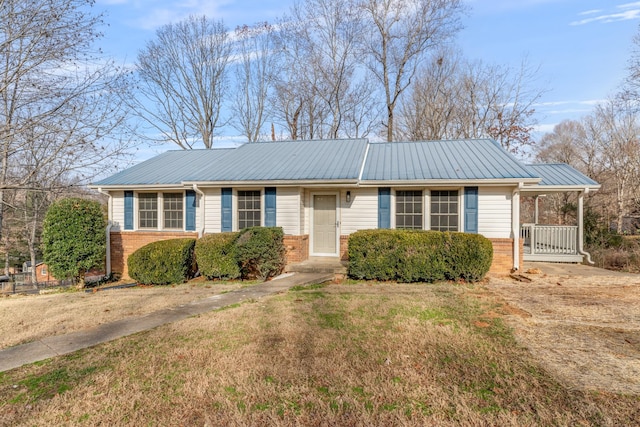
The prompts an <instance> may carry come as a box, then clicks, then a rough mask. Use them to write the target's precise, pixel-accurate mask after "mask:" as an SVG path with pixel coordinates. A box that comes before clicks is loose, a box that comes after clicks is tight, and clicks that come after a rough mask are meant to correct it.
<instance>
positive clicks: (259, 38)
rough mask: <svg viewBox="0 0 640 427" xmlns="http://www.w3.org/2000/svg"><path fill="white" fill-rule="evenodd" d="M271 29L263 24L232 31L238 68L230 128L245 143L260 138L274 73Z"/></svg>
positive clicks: (245, 26)
mask: <svg viewBox="0 0 640 427" xmlns="http://www.w3.org/2000/svg"><path fill="white" fill-rule="evenodd" d="M274 31H275V29H274V27H273V26H272V25H270V24H269V23H267V22H263V23H260V24H256V25H254V26H253V27H249V26H247V25H243V26H241V27H238V28H236V31H235V39H236V42H235V45H236V46H237V49H236V52H237V56H238V58H239V59H238V64H237V65H236V69H235V77H236V79H235V86H236V90H235V98H234V100H233V106H232V111H233V116H234V119H232V124H233V126H234V127H235V128H236V129H237V130H238V131H239V132H241V133H242V134H243V135H244V136H245V137H246V138H247V140H249V141H252V142H255V141H258V140H259V139H260V138H261V135H262V128H263V126H264V124H265V120H266V113H267V100H268V98H269V94H270V92H271V88H272V86H273V85H272V76H273V74H274V73H275V71H276V70H275V60H276V58H275V55H274V34H273V33H274Z"/></svg>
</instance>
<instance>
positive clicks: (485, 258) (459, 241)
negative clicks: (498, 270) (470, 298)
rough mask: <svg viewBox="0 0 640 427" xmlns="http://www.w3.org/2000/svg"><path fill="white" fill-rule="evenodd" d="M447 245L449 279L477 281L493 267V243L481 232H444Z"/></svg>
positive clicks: (447, 274) (447, 273)
mask: <svg viewBox="0 0 640 427" xmlns="http://www.w3.org/2000/svg"><path fill="white" fill-rule="evenodd" d="M442 234H443V237H444V241H445V247H446V251H445V252H446V254H447V256H446V266H447V270H446V276H447V279H450V280H457V279H464V280H466V281H467V282H477V281H478V280H480V279H482V278H483V277H484V276H485V274H487V272H488V271H489V268H491V262H492V261H493V245H492V244H491V241H490V240H489V239H487V238H486V237H484V236H481V235H480V234H467V233H442Z"/></svg>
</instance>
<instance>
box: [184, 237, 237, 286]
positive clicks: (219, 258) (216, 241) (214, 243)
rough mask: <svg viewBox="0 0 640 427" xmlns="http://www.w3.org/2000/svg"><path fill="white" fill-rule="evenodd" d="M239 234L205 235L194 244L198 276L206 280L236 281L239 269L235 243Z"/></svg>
mask: <svg viewBox="0 0 640 427" xmlns="http://www.w3.org/2000/svg"><path fill="white" fill-rule="evenodd" d="M238 235H239V233H216V234H207V235H206V236H203V237H201V238H200V239H198V241H197V242H196V248H195V255H196V262H197V264H198V269H199V270H200V274H202V275H203V276H205V277H206V278H208V279H237V278H238V277H240V267H239V265H238V257H237V254H236V246H235V242H236V239H237V238H238Z"/></svg>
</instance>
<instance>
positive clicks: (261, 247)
mask: <svg viewBox="0 0 640 427" xmlns="http://www.w3.org/2000/svg"><path fill="white" fill-rule="evenodd" d="M235 244H236V255H237V257H238V258H237V259H238V264H239V266H240V272H241V274H242V277H243V278H248V279H251V278H257V279H261V280H266V279H268V278H270V277H273V276H276V275H278V274H280V273H281V272H282V270H283V269H284V266H285V264H286V259H285V251H286V250H285V247H284V232H283V231H282V228H281V227H249V228H245V229H244V230H242V231H241V232H240V235H239V236H238V238H237V239H236V241H235Z"/></svg>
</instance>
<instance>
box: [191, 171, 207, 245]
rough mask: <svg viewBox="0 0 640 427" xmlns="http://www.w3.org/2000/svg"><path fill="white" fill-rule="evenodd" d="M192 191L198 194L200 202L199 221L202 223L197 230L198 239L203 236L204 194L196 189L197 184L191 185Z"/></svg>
mask: <svg viewBox="0 0 640 427" xmlns="http://www.w3.org/2000/svg"><path fill="white" fill-rule="evenodd" d="M193 191H195V192H196V193H198V194H199V195H200V198H201V200H202V203H200V221H202V227H201V228H200V230H198V238H200V237H202V236H203V235H204V228H205V225H204V215H205V198H204V192H203V191H202V190H200V189H199V188H198V184H195V183H194V184H193Z"/></svg>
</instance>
